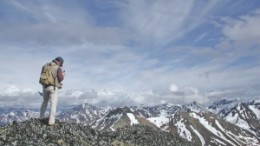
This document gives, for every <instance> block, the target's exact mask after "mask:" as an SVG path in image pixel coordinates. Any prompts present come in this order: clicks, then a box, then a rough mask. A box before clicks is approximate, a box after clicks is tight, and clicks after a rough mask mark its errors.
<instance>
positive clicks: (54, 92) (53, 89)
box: [40, 57, 64, 126]
mask: <svg viewBox="0 0 260 146" xmlns="http://www.w3.org/2000/svg"><path fill="white" fill-rule="evenodd" d="M63 63H64V60H63V58H62V57H57V58H55V59H54V60H53V61H52V62H50V63H46V64H45V65H44V66H43V67H42V71H41V77H40V83H41V84H42V87H43V88H42V89H43V92H42V96H43V102H42V105H41V110H40V119H43V118H44V115H45V111H46V108H47V106H48V102H49V101H50V108H51V111H50V115H49V121H48V125H50V126H53V125H55V116H56V109H57V101H58V90H59V89H61V88H62V83H61V82H62V80H63V79H64V72H63V71H62V69H61V67H62V66H63ZM48 70H49V73H48V74H49V76H48V75H47V77H46V74H47V72H48ZM43 76H45V78H49V79H48V80H50V81H49V82H48V83H47V82H44V81H43V79H42V78H43Z"/></svg>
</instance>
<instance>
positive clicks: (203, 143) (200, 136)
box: [190, 125, 205, 146]
mask: <svg viewBox="0 0 260 146" xmlns="http://www.w3.org/2000/svg"><path fill="white" fill-rule="evenodd" d="M190 128H191V129H192V130H193V131H194V132H195V134H196V135H197V136H198V137H199V139H200V142H201V146H204V145H205V140H204V138H203V137H202V135H201V134H200V133H199V132H198V131H197V130H196V129H195V128H193V127H192V126H191V125H190Z"/></svg>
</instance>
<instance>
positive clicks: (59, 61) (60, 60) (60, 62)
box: [54, 56, 64, 66]
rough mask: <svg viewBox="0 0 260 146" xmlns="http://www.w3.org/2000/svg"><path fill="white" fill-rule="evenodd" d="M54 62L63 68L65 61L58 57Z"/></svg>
mask: <svg viewBox="0 0 260 146" xmlns="http://www.w3.org/2000/svg"><path fill="white" fill-rule="evenodd" d="M54 60H55V61H56V62H58V63H59V66H62V65H63V62H64V60H63V58H62V57H60V56H59V57H56V58H55V59H54Z"/></svg>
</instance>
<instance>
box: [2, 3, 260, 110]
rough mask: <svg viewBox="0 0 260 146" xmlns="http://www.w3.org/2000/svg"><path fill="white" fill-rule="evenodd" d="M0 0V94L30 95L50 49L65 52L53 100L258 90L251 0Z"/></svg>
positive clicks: (180, 98) (111, 100)
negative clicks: (61, 76)
mask: <svg viewBox="0 0 260 146" xmlns="http://www.w3.org/2000/svg"><path fill="white" fill-rule="evenodd" d="M0 3H1V5H0V7H1V8H0V12H1V14H2V15H0V31H1V34H0V51H1V53H0V63H1V65H2V66H1V69H0V78H1V79H2V82H1V84H0V89H4V90H5V92H2V96H1V97H2V98H4V96H8V97H10V96H11V95H12V97H14V98H12V99H15V98H18V96H19V95H21V96H22V97H24V96H28V98H29V97H30V98H29V99H28V102H30V100H31V99H33V98H34V97H33V96H38V95H37V94H38V93H37V91H38V90H39V89H41V86H40V85H39V84H38V79H39V73H40V69H41V67H42V65H43V64H44V63H46V62H47V61H51V60H52V59H53V58H55V57H56V56H62V57H63V58H64V59H65V64H64V69H65V70H66V77H65V80H64V82H63V83H64V87H63V89H62V90H61V98H60V99H61V100H60V104H63V105H67V104H79V103H82V102H91V103H93V104H103V105H106V104H107V105H124V104H125V103H126V101H127V103H129V104H133V105H134V104H143V103H147V99H149V102H148V103H147V104H155V103H165V102H173V103H178V102H179V103H185V102H191V101H193V100H195V101H198V100H201V101H205V102H206V101H207V97H212V95H211V94H208V93H209V92H212V91H223V92H224V91H232V93H231V92H228V93H225V94H224V93H223V94H222V95H223V96H224V95H230V96H233V97H234V96H235V95H239V94H241V92H239V91H240V90H241V91H243V92H244V93H246V94H247V97H249V96H257V95H259V91H258V90H257V87H259V79H258V76H257V75H258V74H259V62H260V60H259V57H258V56H259V55H260V51H259V49H258V48H259V41H258V40H259V31H258V30H259V29H258V23H259V10H257V8H256V7H255V6H256V5H255V4H256V3H257V2H256V1H250V2H247V5H246V6H247V7H242V6H244V5H242V4H244V2H242V1H237V2H231V1H225V2H223V1H218V0H211V1H193V0H187V1H185V2H184V1H181V0H158V1H148V0H129V1H106V2H104V1H93V2H92V1H91V2H90V1H69V0H65V1H62V2H60V1H48V0H47V1H44V2H43V1H18V0H13V1H5V2H0ZM214 24H217V25H214ZM17 52H19V53H17ZM7 84H11V85H15V87H13V88H9V89H8V90H7V88H6V85H7ZM23 88H24V89H23ZM26 88H30V89H31V90H32V94H31V93H29V92H23V91H24V90H25V89H26ZM103 89H108V91H110V92H104V91H103ZM7 91H8V92H7ZM236 93H237V94H236ZM243 95H244V94H243ZM245 96H246V95H245ZM204 98H205V100H204ZM63 99H64V100H63ZM11 103H12V104H14V102H11ZM11 103H10V104H11ZM22 103H24V102H22ZM31 103H34V101H32V102H31ZM39 103H40V102H39ZM5 104H8V103H7V102H4V101H3V103H2V104H1V105H5ZM36 105H38V104H37V103H36Z"/></svg>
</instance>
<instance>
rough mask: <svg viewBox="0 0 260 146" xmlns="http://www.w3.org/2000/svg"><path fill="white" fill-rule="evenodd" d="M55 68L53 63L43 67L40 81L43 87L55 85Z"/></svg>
mask: <svg viewBox="0 0 260 146" xmlns="http://www.w3.org/2000/svg"><path fill="white" fill-rule="evenodd" d="M53 66H54V65H53V64H52V63H47V64H46V65H44V66H43V71H42V73H41V76H40V80H39V83H40V84H42V85H43V86H48V85H55V77H54V75H53V73H52V70H53Z"/></svg>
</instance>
